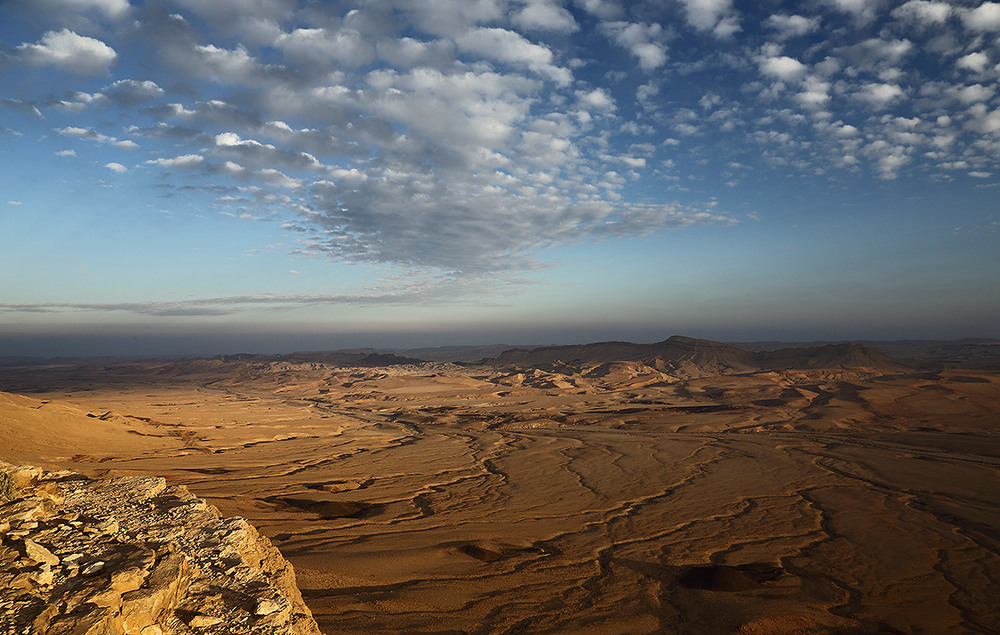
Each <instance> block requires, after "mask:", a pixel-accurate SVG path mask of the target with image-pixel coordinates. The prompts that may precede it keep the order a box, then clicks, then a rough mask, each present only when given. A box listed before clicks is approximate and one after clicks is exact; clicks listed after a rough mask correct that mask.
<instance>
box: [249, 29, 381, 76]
mask: <svg viewBox="0 0 1000 635" xmlns="http://www.w3.org/2000/svg"><path fill="white" fill-rule="evenodd" d="M274 46H275V48H278V49H280V50H281V51H282V52H283V53H284V55H285V58H286V59H287V60H289V61H292V62H298V63H304V64H309V65H311V66H315V67H326V68H331V69H332V68H337V67H339V66H344V65H346V66H363V65H365V64H370V63H371V62H372V60H374V59H375V46H374V44H373V43H372V41H371V39H370V38H366V37H365V36H363V35H362V34H361V33H359V32H357V31H356V30H354V29H337V30H329V29H324V28H316V29H295V30H294V31H292V32H291V33H282V34H281V35H280V36H279V37H278V38H277V39H276V40H275V42H274ZM238 63H241V64H248V63H249V60H246V61H243V60H240V61H239V62H238Z"/></svg>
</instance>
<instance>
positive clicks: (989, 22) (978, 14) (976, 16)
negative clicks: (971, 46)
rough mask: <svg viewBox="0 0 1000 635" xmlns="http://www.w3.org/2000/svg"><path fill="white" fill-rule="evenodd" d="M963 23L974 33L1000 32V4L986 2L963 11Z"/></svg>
mask: <svg viewBox="0 0 1000 635" xmlns="http://www.w3.org/2000/svg"><path fill="white" fill-rule="evenodd" d="M962 21H963V22H964V23H965V26H966V27H967V28H969V29H971V30H973V31H1000V3H997V2H984V3H982V4H981V5H979V6H978V7H976V8H975V9H966V10H964V11H962Z"/></svg>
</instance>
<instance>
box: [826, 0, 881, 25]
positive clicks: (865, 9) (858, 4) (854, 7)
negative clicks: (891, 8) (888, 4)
mask: <svg viewBox="0 0 1000 635" xmlns="http://www.w3.org/2000/svg"><path fill="white" fill-rule="evenodd" d="M827 3H828V4H829V5H830V6H832V7H833V8H835V9H837V10H839V11H842V12H844V13H849V14H851V15H852V16H854V18H855V19H856V20H857V21H858V22H860V23H863V24H867V23H868V22H871V21H872V20H874V19H875V16H876V15H877V13H878V11H879V9H880V8H881V4H882V0H827Z"/></svg>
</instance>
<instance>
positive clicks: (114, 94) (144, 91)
mask: <svg viewBox="0 0 1000 635" xmlns="http://www.w3.org/2000/svg"><path fill="white" fill-rule="evenodd" d="M165 94H166V91H164V90H163V89H162V88H160V87H159V86H158V85H157V84H156V82H152V81H149V80H141V81H140V80H135V79H122V80H119V81H116V82H115V83H113V84H111V85H110V86H108V87H107V88H105V89H104V90H102V91H101V93H100V94H99V95H98V96H96V97H92V98H91V101H92V100H93V99H94V98H97V99H101V98H109V99H112V100H113V101H115V102H116V103H117V104H118V105H122V106H134V105H136V104H140V103H142V102H145V101H150V100H154V99H158V98H160V97H163V96H164V95H165Z"/></svg>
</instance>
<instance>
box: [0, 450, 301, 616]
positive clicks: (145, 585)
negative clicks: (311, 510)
mask: <svg viewBox="0 0 1000 635" xmlns="http://www.w3.org/2000/svg"><path fill="white" fill-rule="evenodd" d="M0 469H2V470H3V471H4V472H5V473H7V474H8V475H10V478H11V480H12V481H13V482H14V492H13V494H12V495H10V496H9V497H8V498H9V499H10V500H4V501H0V502H3V503H5V504H3V505H0V533H2V535H3V544H2V547H0V579H2V580H3V585H2V586H3V588H4V589H5V591H4V594H3V597H4V600H3V602H2V603H0V623H2V624H4V625H5V626H6V627H7V628H8V629H9V630H7V631H6V632H10V633H49V634H61V633H66V634H69V633H81V634H84V633H86V634H97V633H101V634H104V635H111V634H117V633H121V634H133V633H142V634H145V635H169V634H180V633H190V632H191V630H190V629H195V632H198V633H246V634H250V633H260V634H262V635H263V634H265V633H279V634H284V635H314V634H317V633H319V630H318V628H317V627H316V623H315V622H314V621H313V619H312V616H311V614H310V612H309V609H308V608H306V606H305V604H304V603H303V602H302V596H301V595H300V594H299V591H298V588H297V587H296V586H295V575H294V573H293V571H292V568H291V565H289V564H288V563H287V562H286V561H285V560H284V558H282V557H281V554H280V553H279V552H278V550H277V549H275V548H274V547H273V546H272V545H271V543H270V541H268V540H267V538H264V537H262V536H261V535H260V534H259V533H257V531H256V530H255V529H254V528H253V527H252V526H251V525H250V524H249V523H247V522H246V521H245V520H243V519H242V518H222V517H220V516H219V513H218V511H217V510H215V508H213V507H211V506H209V505H207V504H206V503H205V501H203V500H201V499H199V498H196V497H195V496H193V495H192V494H191V493H189V492H188V491H187V488H185V487H184V486H176V485H175V486H167V484H166V482H165V481H164V479H162V478H158V477H149V476H128V477H119V478H111V479H96V480H91V479H88V478H86V477H84V476H81V475H79V474H74V473H71V472H45V471H42V470H40V469H37V468H30V467H24V466H12V465H9V464H6V463H0Z"/></svg>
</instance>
